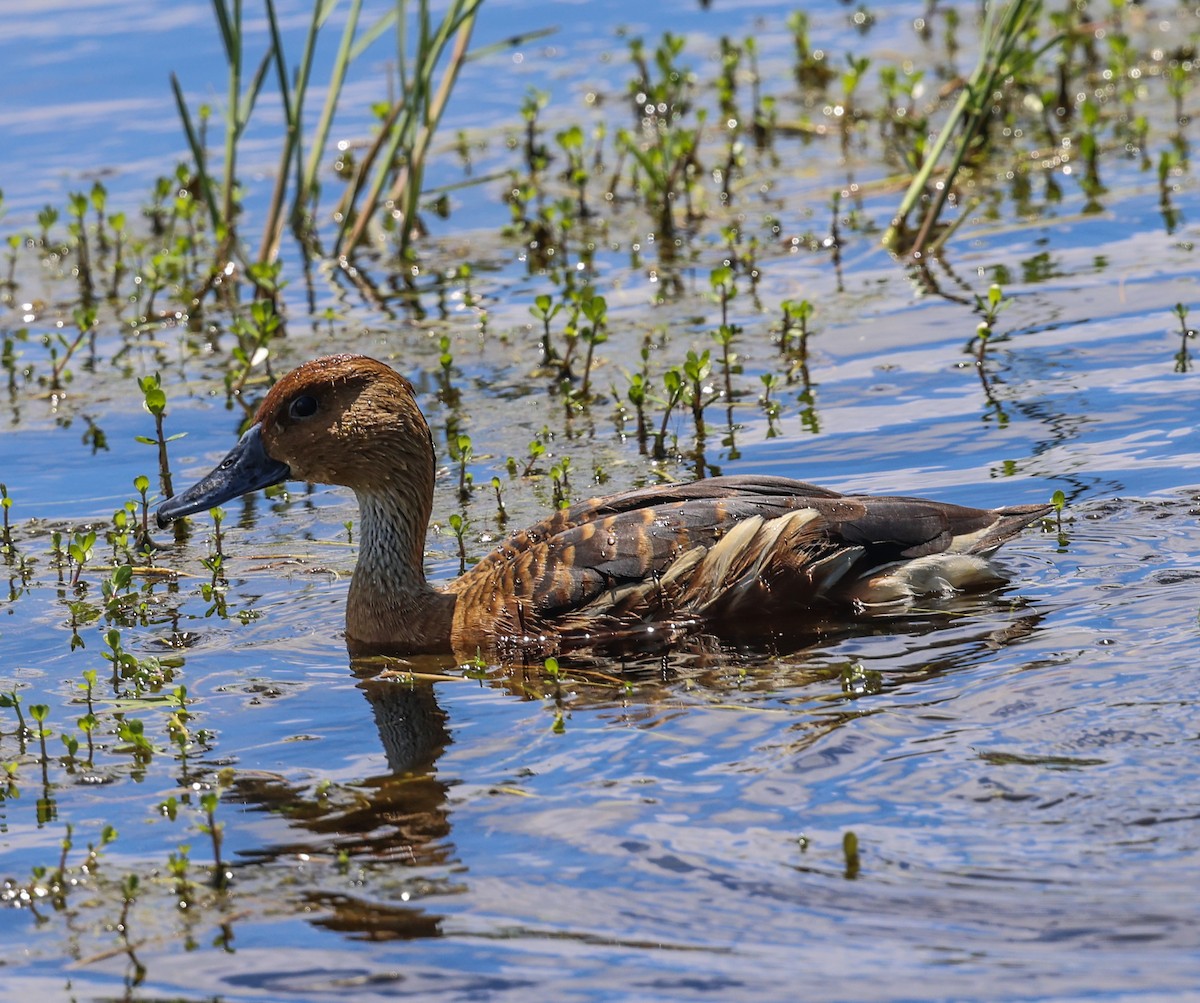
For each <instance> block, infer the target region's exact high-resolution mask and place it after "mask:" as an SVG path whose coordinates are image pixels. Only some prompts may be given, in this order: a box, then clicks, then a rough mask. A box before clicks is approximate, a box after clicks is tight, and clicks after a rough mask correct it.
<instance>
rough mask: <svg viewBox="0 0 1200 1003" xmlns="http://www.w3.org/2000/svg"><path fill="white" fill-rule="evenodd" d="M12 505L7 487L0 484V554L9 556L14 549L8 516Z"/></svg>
mask: <svg viewBox="0 0 1200 1003" xmlns="http://www.w3.org/2000/svg"><path fill="white" fill-rule="evenodd" d="M12 504H13V500H12V498H11V497H10V496H9V493H8V485H7V484H0V519H3V526H2V527H0V553H3V554H9V555H11V554H12V552H13V549H14V548H13V536H12V522H11V516H10V512H11V510H12Z"/></svg>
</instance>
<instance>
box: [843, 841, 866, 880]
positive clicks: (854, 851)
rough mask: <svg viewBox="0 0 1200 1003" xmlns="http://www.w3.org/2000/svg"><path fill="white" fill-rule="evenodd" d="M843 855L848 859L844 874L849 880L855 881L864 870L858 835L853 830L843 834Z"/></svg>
mask: <svg viewBox="0 0 1200 1003" xmlns="http://www.w3.org/2000/svg"><path fill="white" fill-rule="evenodd" d="M842 856H843V857H844V858H845V861H846V869H845V871H844V872H843V876H844V877H845V878H846V880H847V881H853V880H854V879H855V878H857V877H858V876H859V874H860V872H861V871H862V857H861V855H860V853H859V849H858V836H856V835H855V834H854V832H853V831H852V830H847V831H846V832H845V834H844V835H843V836H842Z"/></svg>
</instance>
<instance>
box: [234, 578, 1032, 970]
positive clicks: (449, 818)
mask: <svg viewBox="0 0 1200 1003" xmlns="http://www.w3.org/2000/svg"><path fill="white" fill-rule="evenodd" d="M1040 620H1041V614H1040V613H1039V612H1038V611H1037V610H1036V609H1033V608H1031V607H1028V606H1026V605H1025V604H1024V603H1022V602H1021V601H1020V600H1019V599H1017V598H1015V597H1013V596H1011V595H1006V594H1004V593H996V594H991V595H985V596H974V597H967V598H959V599H956V600H947V601H942V602H936V603H932V604H930V606H929V607H928V608H926V609H923V610H921V611H919V612H917V613H915V614H914V613H910V614H908V615H906V616H904V617H897V616H894V615H893V616H886V617H864V618H863V619H861V620H860V621H859V622H858V623H856V624H850V625H847V624H846V623H845V622H841V623H838V624H833V623H827V624H817V625H815V626H813V627H812V628H810V629H809V630H807V631H805V632H804V633H803V635H801V634H800V633H799V632H785V631H780V632H777V634H776V635H775V637H774V638H772V639H770V641H768V642H766V643H764V644H757V645H731V644H728V643H722V642H718V641H717V640H716V639H715V638H709V637H699V638H691V639H689V640H688V641H687V642H686V643H684V644H683V645H681V646H680V647H678V648H675V649H672V650H669V651H664V652H659V653H656V654H653V655H649V656H642V657H634V656H627V657H626V658H624V659H623V660H619V661H615V662H614V661H612V660H610V659H608V658H605V657H601V656H598V655H576V656H574V657H570V658H568V657H564V658H562V659H560V665H561V671H560V672H559V674H558V675H553V674H548V673H547V672H546V671H545V669H544V668H543V667H542V666H541V665H529V666H507V667H505V668H503V669H500V668H494V669H492V670H489V671H488V672H487V673H486V674H485V675H484V676H483V677H482V678H481V679H480V680H479V681H480V683H481V684H482V685H483V686H485V687H487V688H490V689H493V690H496V691H499V692H502V693H505V694H508V696H509V697H510V698H515V699H516V700H517V701H520V702H536V703H537V704H540V705H541V706H543V707H544V708H545V710H546V712H547V716H548V718H549V716H550V715H556V716H557V717H558V719H561V717H562V716H563V715H566V716H568V717H570V718H571V719H572V720H573V721H586V720H591V719H596V720H598V721H602V722H603V724H604V727H605V728H606V729H613V728H616V729H618V730H623V729H630V728H632V729H637V730H651V731H653V730H656V729H658V728H659V726H660V725H661V724H663V722H664V720H666V719H667V718H673V719H678V718H679V717H680V715H688V714H691V713H695V714H698V715H706V714H709V713H711V712H712V711H713V710H714V709H719V708H726V709H727V710H729V711H734V712H738V711H740V712H742V713H745V714H749V715H751V717H752V718H753V717H756V716H758V715H760V714H766V715H768V717H770V718H772V719H773V720H776V721H777V722H778V724H776V725H775V726H774V727H773V732H774V734H775V739H774V740H772V741H771V742H770V744H769V745H768V746H767V747H765V748H764V749H763V750H762V751H764V752H767V754H768V756H769V760H768V762H770V763H774V764H776V768H777V767H778V764H780V763H781V762H783V763H786V762H788V761H795V762H797V763H799V762H801V761H803V759H804V758H805V757H806V756H807V755H808V750H810V749H812V748H813V747H814V746H816V745H817V744H818V743H821V742H822V741H823V740H826V739H828V738H829V736H831V735H833V734H834V733H836V732H837V731H838V730H839V729H841V728H842V727H844V726H846V725H849V724H853V723H854V722H858V721H861V720H862V719H863V717H864V715H870V714H873V713H876V712H877V711H878V710H879V709H880V708H879V707H878V706H874V705H871V704H867V705H864V704H860V703H859V700H860V698H863V697H872V696H878V695H880V694H884V693H886V692H888V691H890V690H893V689H897V688H899V687H911V686H912V685H913V684H917V685H925V684H930V685H932V684H934V683H935V681H936V680H938V679H940V678H942V677H944V676H947V675H949V674H951V673H954V672H957V671H961V670H963V669H966V668H969V667H971V666H974V665H976V664H979V663H981V662H983V661H986V660H987V659H990V658H994V657H995V654H996V652H997V651H999V650H1001V649H1003V648H1005V647H1008V646H1010V645H1013V644H1015V643H1019V642H1024V641H1025V640H1027V639H1028V638H1029V637H1031V636H1032V635H1033V634H1034V633H1035V632H1036V631H1037V629H1038V627H1039V624H1040ZM847 642H854V643H857V644H858V645H860V646H861V647H862V648H863V650H865V651H868V652H870V651H871V650H873V648H874V647H875V646H876V645H877V644H878V643H882V645H883V646H884V647H886V648H887V649H889V650H890V651H891V652H893V654H892V655H891V656H890V657H888V658H886V659H884V660H880V659H878V658H874V659H870V660H869V663H868V664H869V665H870V666H874V667H865V666H864V664H863V662H862V661H860V660H859V659H856V658H854V657H852V656H847V654H846V651H845V648H846V644H847ZM381 664H382V665H384V666H385V667H383V668H382V669H381ZM880 666H886V668H880ZM349 668H350V671H351V673H352V674H353V675H355V676H356V677H357V678H358V682H357V688H358V689H359V690H360V692H361V693H362V694H363V696H364V697H365V699H366V701H367V705H368V707H369V710H370V714H371V717H372V718H373V720H374V723H375V727H376V731H377V733H378V736H379V742H380V746H381V747H382V749H383V753H384V756H385V759H386V763H387V767H388V772H387V773H384V774H380V775H375V776H368V777H365V778H363V779H362V780H359V781H354V782H350V783H341V784H337V785H330V786H328V787H326V788H324V789H321V788H318V789H317V790H314V789H313V787H312V786H311V784H304V783H289V782H288V781H286V780H284V779H282V778H280V777H277V776H271V775H254V774H249V773H243V774H240V775H239V776H238V779H237V781H236V788H235V789H236V796H237V797H238V798H239V799H240V800H242V801H243V802H245V803H247V804H249V805H253V806H255V807H256V808H257V809H259V810H261V811H265V812H269V813H272V814H274V815H277V816H280V817H282V818H284V819H286V823H287V835H286V838H282V839H278V840H276V841H274V842H271V843H268V844H265V845H263V846H260V847H258V848H253V849H246V850H243V851H242V852H241V853H240V854H239V857H240V860H239V863H238V865H237V866H238V869H239V870H241V871H242V872H243V874H242V877H241V878H239V881H240V882H241V883H243V884H245V883H247V882H251V881H255V880H261V879H262V878H263V877H266V878H267V880H268V881H270V880H272V879H271V878H270V877H269V875H270V873H271V871H267V872H265V873H262V874H261V875H260V876H258V877H256V876H255V874H254V873H253V871H254V870H257V869H258V868H261V867H263V866H270V865H282V866H283V867H284V868H286V869H287V871H286V873H288V874H292V868H294V867H295V862H296V861H297V860H300V861H322V860H323V861H327V862H328V861H337V862H340V866H341V867H343V869H351V868H353V869H356V870H357V869H361V870H362V874H363V880H362V881H361V882H356V884H357V885H359V886H360V887H361V888H362V892H361V894H355V893H354V892H353V889H346V888H341V889H338V890H335V891H331V890H329V889H326V888H322V887H321V886H320V884H319V883H317V882H315V881H313V880H311V879H303V878H301V879H300V881H299V883H298V884H297V883H296V879H295V877H294V876H293V877H288V878H286V879H284V884H285V886H291V887H293V889H294V897H293V899H292V901H293V904H294V907H295V908H296V909H297V910H298V911H299V912H300V914H301V915H303V916H305V917H307V919H308V922H310V923H312V924H313V925H314V926H316V927H319V928H322V929H326V930H330V931H334V932H336V933H339V934H342V935H344V936H346V937H349V938H352V939H366V940H371V941H389V940H401V941H402V940H412V939H417V938H420V939H426V938H440V937H443V936H445V935H446V933H447V931H446V927H445V923H446V919H447V916H446V913H445V911H444V910H439V909H438V908H437V907H436V905H435V903H439V902H440V903H443V904H445V903H448V902H450V901H452V898H451V897H457V896H462V895H473V894H475V893H476V892H475V890H474V889H473V881H472V878H471V872H472V868H473V866H474V865H473V861H472V860H470V859H462V858H461V852H460V849H459V847H458V846H457V845H456V842H455V840H454V836H453V815H454V812H453V810H452V807H451V803H450V794H451V792H452V791H453V790H454V789H455V788H459V787H461V786H462V785H464V784H465V785H466V786H467V789H468V790H469V789H470V788H471V787H472V785H474V784H478V782H479V780H478V778H473V777H470V776H451V775H448V774H446V773H444V772H443V769H442V768H441V767H440V766H439V761H440V760H441V759H442V757H443V755H444V754H445V753H446V751H447V750H448V749H449V748H451V746H452V738H451V734H450V725H451V722H450V718H449V715H448V713H447V711H446V710H445V709H444V708H443V707H442V706H441V702H440V701H439V698H438V689H439V687H443V686H447V685H461V684H462V682H461V680H462V674H461V670H459V669H456V668H455V667H454V666H453V665H451V664H449V663H448V662H447V660H446V659H444V658H438V657H421V658H417V659H412V660H405V661H403V662H400V661H399V660H381V659H378V658H374V659H363V660H353V659H352V660H351V661H350V663H349ZM435 680H447V681H446V682H441V681H435ZM451 680H453V682H451ZM893 709H894V708H893ZM780 714H782V715H785V718H786V720H785V719H783V718H776V717H775V715H780ZM825 747H826V748H828V745H826V746H825ZM580 765H581V768H584V769H587V767H586V764H580ZM764 765H765V764H764ZM460 769H461V768H460ZM741 769H742V770H744V771H750V772H755V771H756V768H755V767H754V765H753V763H752V762H750V761H747V762H745V763H744V764H743V765H742V767H741ZM596 782H597V783H598V784H599V785H600V787H601V788H603V787H604V786H605V784H606V783H609V782H610V781H605V780H604V778H603V776H602V775H597V777H596ZM627 782H628V781H622V784H624V783H627ZM495 793H497V792H496V791H495V790H490V789H489V790H487V791H486V793H485V794H484V796H486V797H491V796H492V795H494V794H495ZM509 793H520V791H516V790H515V789H514V791H511V792H509ZM647 793H648V794H651V793H653V791H648V792H647ZM479 796H481V795H480V794H479V793H476V794H475V795H471V794H470V793H467V794H462V793H460V794H459V795H458V796H457V800H458V802H460V803H461V802H462V801H463V798H464V797H466V798H467V799H468V800H470V799H471V798H472V797H475V798H478V797H479ZM565 810H566V809H565V807H564V806H563V805H559V804H553V805H547V804H544V803H539V801H538V799H536V798H535V799H534V800H531V801H529V802H528V803H527V804H526V805H525V806H524V810H523V811H522V813H521V821H520V826H519V827H520V829H521V830H524V831H526V832H530V833H533V832H541V831H544V830H545V827H546V826H549V827H550V829H551V830H552V831H553V838H552V840H551V842H550V843H547V844H546V846H545V847H543V848H542V851H541V852H546V853H554V854H558V853H560V852H561V849H560V850H552V849H551V846H552V844H553V843H558V844H560V847H561V846H562V845H565V846H567V847H572V848H573V849H572V850H570V851H569V852H571V853H578V854H580V857H579V859H580V860H587V859H588V858H589V856H590V855H592V854H594V853H596V852H597V848H598V847H599V846H607V847H608V850H607V851H606V855H612V854H615V855H616V856H617V857H618V858H622V859H625V860H626V861H627V863H628V865H631V866H634V867H635V868H636V869H637V870H640V871H648V873H653V874H657V875H658V880H662V881H666V882H669V883H671V884H678V883H679V881H680V880H683V881H684V882H685V884H689V883H694V882H696V881H700V882H701V884H706V883H708V882H709V881H712V880H718V881H719V882H720V883H722V884H723V885H725V886H726V887H727V889H729V890H732V891H736V893H737V894H739V895H747V896H750V897H751V898H757V897H759V896H761V895H763V894H767V895H768V898H769V899H770V900H773V901H776V900H778V894H777V892H776V891H769V892H768V890H767V889H765V888H764V887H760V885H759V880H758V878H756V877H753V876H750V877H746V876H745V875H740V874H739V873H738V869H737V867H736V866H735V863H733V862H724V863H722V862H721V861H720V860H719V859H717V858H707V859H706V860H705V862H704V864H703V868H702V871H703V873H702V872H701V871H697V870H696V863H695V861H693V862H692V863H691V864H688V865H687V866H686V868H685V869H684V871H682V872H680V870H679V868H680V867H681V866H683V858H681V857H680V856H679V854H678V852H677V851H676V850H672V849H671V844H672V843H673V842H674V841H675V839H676V838H677V836H678V834H677V833H676V834H675V835H672V836H670V838H669V840H668V842H667V843H660V842H659V840H658V839H653V840H651V841H650V842H646V838H645V837H646V834H647V832H648V831H649V830H647V829H646V828H645V827H644V826H642V827H640V828H636V827H635V828H633V829H630V830H629V834H628V836H626V835H625V834H624V832H623V829H618V830H613V829H612V828H611V827H612V825H613V823H614V822H615V821H617V819H615V818H614V817H613V816H612V814H611V812H606V811H596V812H588V813H585V814H586V817H585V815H582V814H580V813H579V812H577V811H574V810H572V811H571V812H570V814H569V815H564V814H563V812H564V811H565ZM742 811H743V812H748V813H750V814H753V810H752V806H751V804H750V803H747V804H746V805H745V806H744V807H743V809H742ZM747 817H750V816H749V815H747ZM704 824H705V825H713V824H716V823H715V820H714V819H712V818H711V817H709V818H708V820H707V821H706V822H705V823H704ZM634 831H640V832H641V835H640V836H639V837H637V838H632V834H633V832H634ZM670 831H672V827H668V829H667V830H665V831H664V833H663V838H667V834H668V832H670ZM480 849H481V848H480V847H479V846H478V845H477V844H476V845H475V852H478V851H479V850H480ZM692 856H693V854H691V853H689V854H688V856H687V859H689V860H690V859H692ZM743 863H744V862H743ZM247 869H251V872H250V873H247V872H246V871H247ZM804 869H805V868H803V867H801V868H800V870H802V871H803V870H804ZM818 870H821V868H818ZM488 871H489V868H487V867H484V868H482V870H481V875H486V874H487V873H488ZM719 872H724V873H723V874H722V873H719ZM682 875H687V877H682ZM706 875H707V876H706ZM545 877H546V878H547V879H549V880H550V881H551V883H552V885H553V884H554V883H555V881H556V879H554V878H553V876H552V875H549V874H548V875H545ZM483 880H485V881H486V882H488V883H489V884H490V882H491V881H492V880H493V879H492V878H491V877H485V878H483ZM561 890H562V891H565V888H564V889H561ZM701 890H702V889H694V890H693V891H694V892H696V893H699V891H701ZM687 894H690V893H685V894H684V898H685V899H686V898H687ZM785 899H787V900H789V901H790V900H791V895H790V894H789V895H787V896H785ZM492 908H493V910H494V909H495V908H496V905H495V903H493V905H492ZM510 908H511V909H512V910H514V911H513V912H512V913H511V915H506V914H503V913H501V914H498V915H497V916H496V917H495V922H497V923H499V924H500V925H501V926H502V927H508V928H509V929H510V933H509V934H506V936H531V935H532V936H536V937H540V936H543V934H541V933H536V932H535V931H534V930H533V928H532V927H529V926H528V924H529V923H530V922H531V921H533V919H534V915H535V914H536V913H535V914H529V913H528V910H529V909H530V908H531V906H530V903H529V902H520V901H518V900H514V902H513V903H512V904H511V906H510ZM610 923H611V917H606V918H604V919H599V918H597V919H595V920H592V919H589V918H588V917H587V916H583V915H579V916H576V917H575V918H574V919H573V920H572V921H571V922H570V924H569V925H568V928H567V929H563V930H560V931H559V934H558V935H559V936H568V937H580V938H583V939H585V940H592V939H594V938H595V937H597V936H600V935H601V931H602V929H604V928H606V926H607V925H608V924H610ZM509 924H515V925H513V926H511V927H509ZM596 924H598V925H596ZM522 930H523V931H524V932H523V933H522V932H521V931H522ZM480 932H483V931H480ZM605 936H607V935H605ZM623 942H624V943H627V944H628V945H634V946H636V945H637V944H638V943H640V942H639V941H638V940H637V939H636V938H627V939H626V940H625V941H623ZM679 946H680V947H681V948H682V947H686V946H687V942H686V938H685V939H684V940H683V941H681V943H680V945H679Z"/></svg>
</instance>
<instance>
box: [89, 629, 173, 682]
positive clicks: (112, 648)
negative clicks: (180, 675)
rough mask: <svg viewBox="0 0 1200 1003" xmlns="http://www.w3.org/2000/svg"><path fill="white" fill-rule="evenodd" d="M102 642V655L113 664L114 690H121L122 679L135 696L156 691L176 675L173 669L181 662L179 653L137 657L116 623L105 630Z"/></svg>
mask: <svg viewBox="0 0 1200 1003" xmlns="http://www.w3.org/2000/svg"><path fill="white" fill-rule="evenodd" d="M104 643H105V645H106V646H107V647H108V650H107V651H104V652H101V655H102V656H103V658H104V660H105V661H107V662H109V663H110V664H111V665H112V678H111V683H112V689H113V693H114V694H120V693H121V692H122V689H123V684H125V683H129V684H131V685H132V687H133V693H134V695H135V696H140V695H141V694H143V693H145V692H151V693H157V692H159V691H160V690H161V689H162V688H163V687H164V686H165V685H167V683H169V682H171V681H172V680H173V679H174V678H175V670H176V669H177V668H179V666H180V665H182V664H183V662H182V660H181V659H180V658H178V657H170V658H159V657H158V656H157V655H147V656H145V657H141V658H139V657H138V656H137V655H135V654H134V653H133V652H131V651H126V650H125V646H124V643H123V642H122V639H121V631H120V630H118V629H117V628H116V627H112V628H110V629H108V630H106V631H105V632H104Z"/></svg>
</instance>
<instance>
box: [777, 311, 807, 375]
mask: <svg viewBox="0 0 1200 1003" xmlns="http://www.w3.org/2000/svg"><path fill="white" fill-rule="evenodd" d="M779 306H780V310H781V311H782V313H783V320H782V323H781V324H780V327H779V350H780V352H782V353H783V354H784V355H793V354H794V355H796V356H798V357H799V358H800V359H802V360H803V359H807V358H808V335H809V328H808V322H809V321H810V320H811V319H812V315H813V312H814V308H813V305H812V303H811V302H810V301H809V300H806V299H804V300H791V299H787V300H784V301H783V302H782V303H781V304H780V305H779ZM793 337H794V338H795V341H794V342H793Z"/></svg>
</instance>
